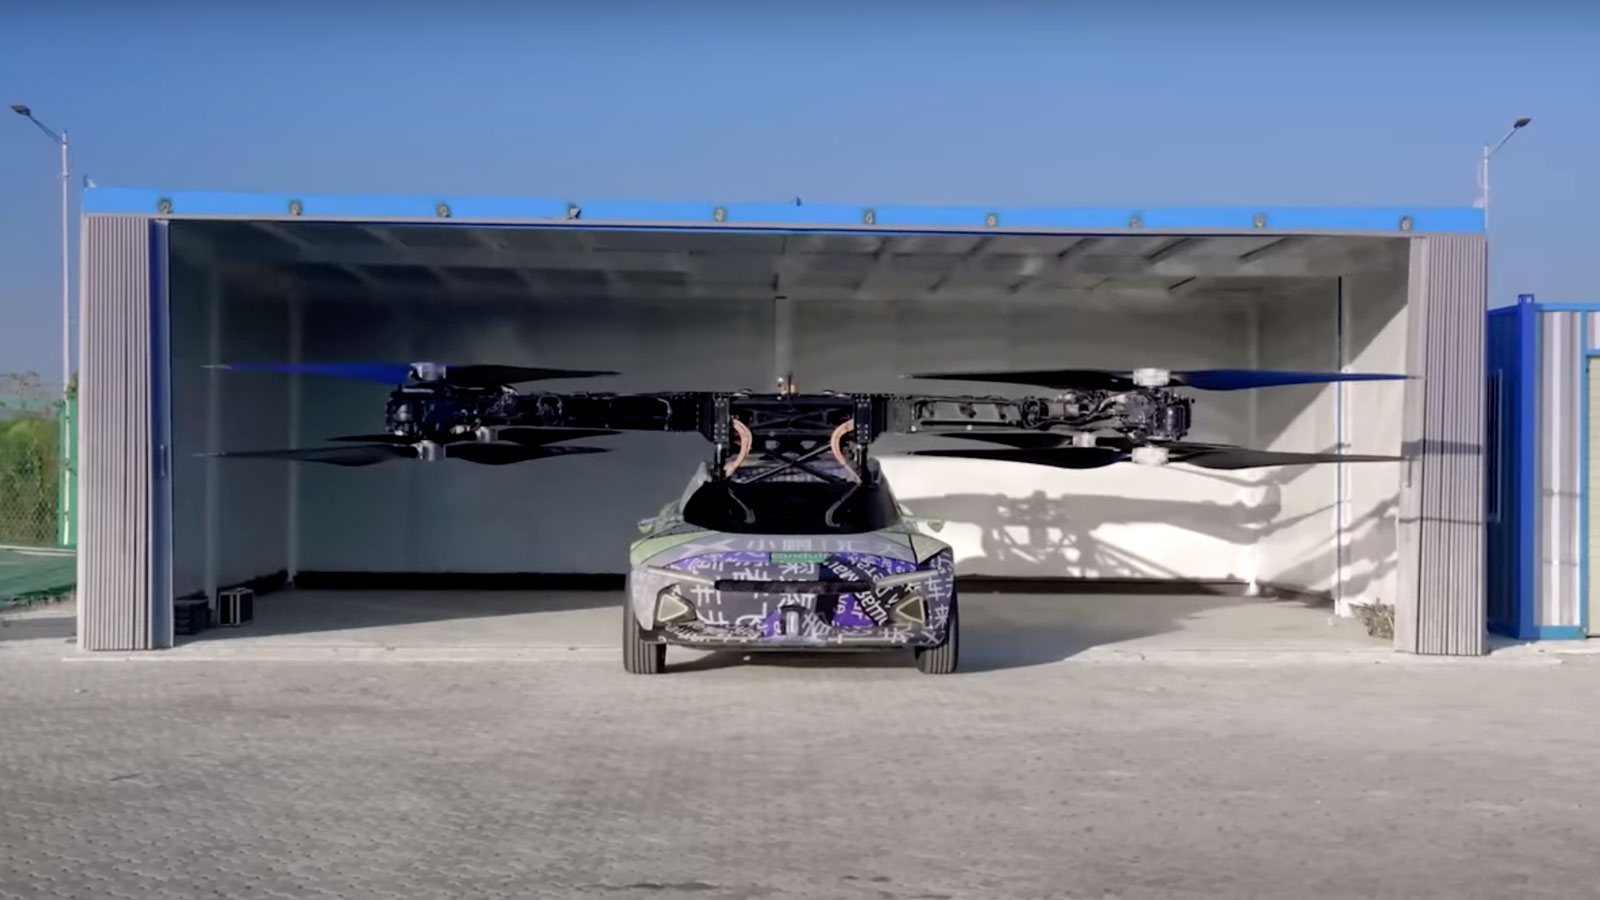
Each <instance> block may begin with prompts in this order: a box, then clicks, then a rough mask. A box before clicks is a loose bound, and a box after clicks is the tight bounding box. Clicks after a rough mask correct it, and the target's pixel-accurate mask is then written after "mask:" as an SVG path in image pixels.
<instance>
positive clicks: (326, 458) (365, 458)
mask: <svg viewBox="0 0 1600 900" xmlns="http://www.w3.org/2000/svg"><path fill="white" fill-rule="evenodd" d="M198 455H200V456H211V457H218V458H223V459H283V460H291V461H296V462H316V463H327V464H329V465H335V466H374V465H377V464H378V463H385V462H389V461H390V460H396V459H416V458H417V448H415V447H412V446H399V447H396V446H391V445H387V444H368V445H365V446H359V447H302V448H295V449H290V450H234V451H230V452H224V453H202V454H198Z"/></svg>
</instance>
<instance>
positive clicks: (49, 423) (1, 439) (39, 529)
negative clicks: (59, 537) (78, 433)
mask: <svg viewBox="0 0 1600 900" xmlns="http://www.w3.org/2000/svg"><path fill="white" fill-rule="evenodd" d="M50 394H51V392H50V391H49V390H48V389H47V388H45V387H44V386H43V385H41V384H40V382H39V379H38V377H37V376H33V375H0V544H21V545H25V546H49V545H53V544H55V543H56V529H57V527H58V522H57V502H58V500H57V498H58V495H59V490H60V473H61V462H60V453H59V443H58V441H59V434H60V427H61V426H60V418H59V417H60V411H61V402H60V400H59V398H57V397H53V396H51V395H50Z"/></svg>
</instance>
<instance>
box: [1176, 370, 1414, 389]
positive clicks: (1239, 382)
mask: <svg viewBox="0 0 1600 900" xmlns="http://www.w3.org/2000/svg"><path fill="white" fill-rule="evenodd" d="M1406 377H1407V376H1405V375H1386V374H1378V373H1373V372H1273V371H1266V370H1258V369H1192V370H1190V371H1187V372H1173V373H1172V381H1173V383H1174V384H1181V385H1184V386H1185V387H1192V388H1194V389H1196V390H1201V391H1244V390H1249V389H1251V388H1263V387H1281V386H1283V385H1289V384H1333V383H1335V382H1340V381H1398V380H1402V379H1404V378H1406Z"/></svg>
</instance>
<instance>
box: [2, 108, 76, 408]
mask: <svg viewBox="0 0 1600 900" xmlns="http://www.w3.org/2000/svg"><path fill="white" fill-rule="evenodd" d="M11 111H12V112H14V113H16V114H17V115H19V116H22V117H24V118H26V119H27V120H28V121H30V122H32V123H33V124H35V125H37V126H39V130H40V131H42V132H44V133H45V134H47V135H49V136H50V139H51V140H53V141H55V142H56V143H57V144H58V145H60V147H61V394H62V396H66V393H67V386H68V385H69V384H70V383H71V381H72V357H71V352H72V350H71V348H72V326H71V324H70V319H69V316H70V315H71V313H70V310H71V306H72V288H71V285H70V283H69V281H68V274H67V273H68V269H69V265H70V263H69V261H68V250H67V187H68V185H67V177H68V169H67V133H66V132H65V131H63V132H61V133H59V134H57V133H56V131H55V130H54V129H52V128H51V127H50V126H48V125H46V124H44V123H43V122H41V121H39V120H38V119H36V118H34V115H33V110H31V109H29V108H28V107H26V106H24V105H23V104H21V103H13V104H11Z"/></svg>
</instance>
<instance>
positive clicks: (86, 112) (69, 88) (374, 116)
mask: <svg viewBox="0 0 1600 900" xmlns="http://www.w3.org/2000/svg"><path fill="white" fill-rule="evenodd" d="M0 35H4V42H5V48H6V49H5V51H4V52H3V53H0V94H4V96H0V102H3V103H5V104H10V103H16V102H24V103H28V104H30V105H31V106H32V107H33V108H34V110H35V111H36V113H37V114H38V115H39V116H40V117H41V118H43V119H44V120H45V121H47V122H49V123H50V124H51V125H53V126H54V127H56V128H66V129H68V130H69V132H70V135H71V139H72V144H73V148H74V156H75V168H76V169H77V170H78V173H79V174H80V175H81V174H82V173H84V172H87V173H88V174H90V175H91V176H92V177H93V178H94V179H95V180H96V182H98V183H99V184H101V185H120V186H141V187H162V188H171V189H181V188H201V189H221V190H268V191H274V190H281V191H294V192H306V193H311V192H326V193H388V192H394V193H440V194H446V193H454V194H490V195H494V194H523V195H534V196H549V195H555V196H574V197H631V198H640V199H667V200H671V199H699V200H718V201H730V202H732V201H740V200H761V199H774V200H786V199H789V198H792V197H794V196H796V195H798V196H801V197H803V198H805V200H806V202H808V203H816V202H827V201H840V202H862V203H875V204H887V203H934V204H942V203H949V204H975V205H995V206H1000V205H1022V204H1027V205H1063V206H1071V205H1100V204H1105V205H1154V204H1166V205H1187V204H1228V205H1234V204H1262V205H1299V204H1305V205H1365V204H1372V205H1385V206H1388V205H1465V204H1470V203H1471V202H1472V200H1473V198H1474V194H1475V184H1474V166H1475V164H1476V157H1477V154H1478V152H1479V150H1480V148H1481V146H1482V144H1483V143H1484V142H1485V141H1493V140H1497V139H1498V138H1499V137H1500V135H1501V134H1502V133H1503V132H1504V130H1505V129H1506V127H1508V125H1509V123H1510V122H1511V120H1512V119H1513V118H1515V117H1516V116H1519V115H1529V116H1533V117H1534V123H1533V125H1532V126H1531V127H1529V128H1528V130H1527V131H1526V132H1524V133H1522V134H1521V135H1519V136H1518V137H1517V138H1516V139H1515V140H1514V141H1512V142H1511V143H1510V144H1509V145H1507V146H1506V148H1505V149H1504V150H1503V151H1502V152H1501V154H1500V155H1499V156H1498V157H1496V163H1495V169H1494V206H1493V220H1492V228H1493V231H1492V241H1491V287H1492V291H1493V294H1494V297H1493V298H1492V300H1493V302H1496V303H1499V302H1505V301H1508V300H1510V299H1511V298H1513V297H1514V295H1515V294H1516V293H1518V292H1534V293H1537V294H1539V295H1540V296H1541V297H1543V298H1546V299H1561V300H1582V299H1587V300H1600V279H1597V278H1595V277H1594V275H1593V274H1592V273H1593V271H1594V269H1593V268H1592V267H1591V259H1592V257H1594V256H1595V252H1594V250H1593V249H1591V245H1592V244H1595V243H1596V242H1600V229H1596V228H1595V226H1594V225H1593V224H1592V222H1593V221H1594V214H1595V211H1600V181H1597V179H1596V178H1595V167H1596V163H1597V161H1600V52H1597V51H1596V49H1595V48H1597V47H1600V4H1594V3H1581V2H1560V3H1558V2H1536V0H1535V2H1520V3H1513V2H1509V0H1507V2H1500V3H1490V2H1477V3H1474V2H1460V3H1445V2H1442V0H1395V2H1392V3H1380V2H1373V0H1345V2H1339V3H1334V2H1316V0H1310V2H1298V3H1290V2H1286V0H1279V2H1267V0H1258V2H1250V0H1219V2H1204V0H1195V2H1189V3H1179V2H1175V0H1168V2H1139V0H1124V2H1120V3H1091V2H1070V0H1063V2H1055V3H1046V2H1026V3H1025V2H1010V0H985V2H978V0H971V2H969V3H954V2H936V0H929V2H923V3H909V2H908V3H891V2H873V0H857V2H855V3H846V2H828V0H813V2H809V3H789V4H778V3H766V4H761V3H743V4H740V3H732V2H727V3H718V2H711V0H699V2H696V0H679V2H672V3H667V2H659V3H646V2H605V0H590V2H583V3H576V2H565V3H554V2H540V0H524V2H520V3H512V2H472V0H459V2H451V3H439V4H424V3H420V2H395V3H386V4H379V3H375V2H337V0H330V2H327V3H321V4H318V3H310V2H282V3H272V4H267V3H263V2H257V0H237V2H235V3H231V4H209V5H206V4H200V3H197V2H171V0H169V2H154V0H153V2H143V3H138V4H123V5H119V4H114V3H111V2H109V0H101V2H72V0H59V2H56V3H54V4H53V5H52V4H46V3H44V2H42V0H38V2H29V0H19V2H15V3H12V4H5V5H4V6H3V8H0ZM0 111H3V110H0ZM56 164H57V163H56V155H55V149H54V147H52V145H51V143H50V142H49V141H48V140H47V139H46V138H45V137H44V136H43V135H42V134H39V133H38V132H37V131H34V130H33V129H32V127H31V126H29V125H28V123H27V122H26V121H24V120H22V119H20V118H18V117H15V116H10V115H9V114H6V115H5V117H4V118H0V196H3V197H4V199H5V202H4V203H3V204H0V371H19V370H30V369H31V370H37V371H40V372H42V373H45V374H47V375H53V374H54V373H55V372H56V371H57V370H58V362H57V360H58V358H59V351H58V350H57V347H58V346H59V341H60V339H59V330H58V329H59V305H58V304H59V287H58V284H59V282H58V280H57V279H58V277H59V275H58V272H59V257H58V253H59V251H58V246H59V244H58V241H59V228H60V226H59V219H58V216H59V212H58V208H59V207H58V204H59V199H58V196H59V195H58V193H57V192H58V190H59V188H58V183H57V181H56V178H55V172H56ZM77 180H78V179H77V178H76V177H75V178H74V182H77ZM74 215H76V210H75V209H74ZM74 238H75V235H74ZM75 278H76V264H74V279H75Z"/></svg>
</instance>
